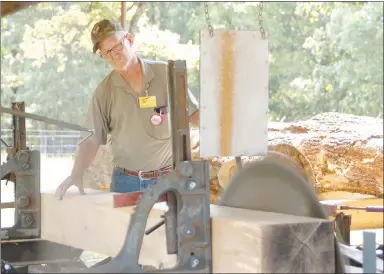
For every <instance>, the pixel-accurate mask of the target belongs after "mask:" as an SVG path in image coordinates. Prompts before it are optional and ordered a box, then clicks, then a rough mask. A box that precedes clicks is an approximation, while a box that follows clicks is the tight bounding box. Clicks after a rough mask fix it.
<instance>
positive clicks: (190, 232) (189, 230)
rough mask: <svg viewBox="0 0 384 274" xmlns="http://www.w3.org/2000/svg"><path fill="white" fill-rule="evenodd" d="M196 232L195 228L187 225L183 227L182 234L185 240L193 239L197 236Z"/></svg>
mask: <svg viewBox="0 0 384 274" xmlns="http://www.w3.org/2000/svg"><path fill="white" fill-rule="evenodd" d="M195 232H196V231H195V228H194V227H193V226H191V225H187V224H185V225H183V226H182V227H181V233H182V235H183V236H184V237H185V238H192V237H193V236H195Z"/></svg>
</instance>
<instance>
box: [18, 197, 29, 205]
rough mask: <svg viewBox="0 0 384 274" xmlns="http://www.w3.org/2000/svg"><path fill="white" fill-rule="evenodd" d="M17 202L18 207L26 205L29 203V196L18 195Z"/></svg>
mask: <svg viewBox="0 0 384 274" xmlns="http://www.w3.org/2000/svg"><path fill="white" fill-rule="evenodd" d="M17 204H18V205H19V207H27V206H28V205H29V198H28V197H26V196H20V197H19V199H17Z"/></svg>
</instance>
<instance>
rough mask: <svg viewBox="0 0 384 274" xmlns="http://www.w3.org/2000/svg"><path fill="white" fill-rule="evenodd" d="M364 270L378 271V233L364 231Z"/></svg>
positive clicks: (369, 271)
mask: <svg viewBox="0 0 384 274" xmlns="http://www.w3.org/2000/svg"><path fill="white" fill-rule="evenodd" d="M363 272H364V273H376V233H375V232H369V231H364V232H363Z"/></svg>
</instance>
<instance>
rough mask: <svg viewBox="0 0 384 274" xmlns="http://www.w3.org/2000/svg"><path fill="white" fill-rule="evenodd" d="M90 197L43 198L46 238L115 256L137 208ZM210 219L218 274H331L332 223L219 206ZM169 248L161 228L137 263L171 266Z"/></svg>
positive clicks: (158, 208)
mask: <svg viewBox="0 0 384 274" xmlns="http://www.w3.org/2000/svg"><path fill="white" fill-rule="evenodd" d="M86 192H87V195H79V194H78V192H77V190H76V189H70V190H69V192H68V193H67V195H66V196H65V197H64V199H63V200H61V201H59V200H57V198H56V197H54V192H43V193H42V238H43V239H46V240H50V241H53V242H57V243H61V244H66V245H70V246H74V247H77V248H82V249H85V250H88V251H93V252H97V253H100V254H104V255H109V256H115V255H116V254H117V253H118V252H119V250H120V248H121V246H122V245H123V242H124V239H125V235H126V232H127V228H128V223H129V219H130V214H131V213H132V210H133V207H126V208H113V199H112V196H113V194H114V193H106V192H102V191H91V190H86ZM165 210H166V208H165V205H164V203H159V204H156V205H155V207H154V209H153V210H152V212H151V214H150V217H149V219H148V221H147V227H149V226H150V225H153V224H155V223H156V222H158V221H159V220H160V215H161V214H162V213H163V212H164V211H165ZM211 217H212V248H213V251H212V252H213V254H212V259H213V272H215V273H224V272H227V273H228V272H232V273H233V272H237V273H260V272H273V271H275V270H276V271H278V270H280V271H288V272H290V270H289V269H290V268H292V269H293V271H294V269H295V267H300V269H299V272H302V273H303V272H304V273H308V272H307V271H309V270H311V271H310V272H321V273H325V272H332V271H333V265H334V249H333V247H334V245H333V240H334V236H333V231H332V223H331V222H330V221H328V220H321V219H314V218H307V217H300V216H291V215H284V214H276V213H269V212H259V211H251V210H244V209H236V208H228V207H219V206H215V205H211ZM319 243H321V244H319ZM165 246H166V242H165V232H164V227H161V228H159V229H158V230H156V231H154V232H153V233H152V234H150V235H148V236H145V237H144V242H143V246H142V249H141V256H140V260H139V262H140V263H142V264H145V265H153V266H156V267H157V266H159V265H160V263H161V262H162V263H163V264H164V266H165V267H170V266H173V265H174V263H175V256H169V255H167V254H166V248H165ZM280 249H281V250H280ZM314 254H316V255H314ZM298 261H300V263H298ZM284 269H285V270H284ZM287 269H288V270H287ZM292 269H291V270H292ZM296 271H298V270H296ZM324 271H325V272H324Z"/></svg>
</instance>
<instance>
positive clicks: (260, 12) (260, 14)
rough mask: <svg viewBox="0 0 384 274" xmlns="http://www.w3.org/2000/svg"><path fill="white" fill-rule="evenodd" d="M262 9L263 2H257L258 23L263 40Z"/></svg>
mask: <svg viewBox="0 0 384 274" xmlns="http://www.w3.org/2000/svg"><path fill="white" fill-rule="evenodd" d="M263 9H264V5H263V2H260V4H259V25H260V32H261V37H262V38H263V40H265V30H264V27H263Z"/></svg>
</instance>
